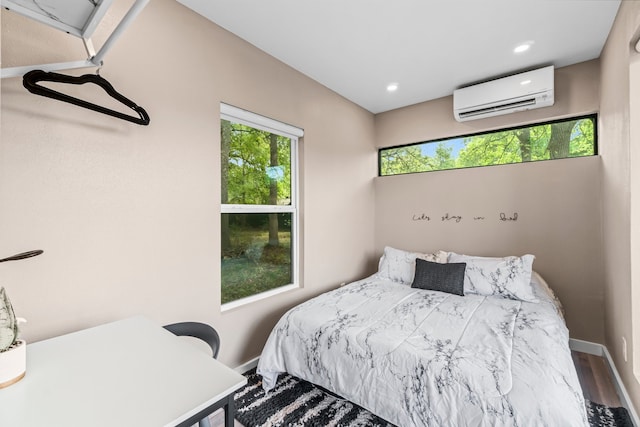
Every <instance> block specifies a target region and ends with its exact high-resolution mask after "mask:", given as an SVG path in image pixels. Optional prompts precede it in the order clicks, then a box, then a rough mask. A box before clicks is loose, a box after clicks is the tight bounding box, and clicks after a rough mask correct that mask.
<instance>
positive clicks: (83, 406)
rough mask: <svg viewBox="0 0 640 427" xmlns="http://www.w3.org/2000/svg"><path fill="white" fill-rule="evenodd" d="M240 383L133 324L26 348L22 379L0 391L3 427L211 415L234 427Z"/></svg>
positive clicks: (213, 363)
mask: <svg viewBox="0 0 640 427" xmlns="http://www.w3.org/2000/svg"><path fill="white" fill-rule="evenodd" d="M246 382H247V380H246V378H245V377H244V376H242V375H240V374H239V373H237V372H235V371H234V370H232V369H230V368H228V367H226V366H225V365H223V364H222V363H220V362H218V361H217V360H215V359H213V358H212V357H211V356H210V355H207V354H206V353H205V352H204V351H202V350H201V349H199V348H197V347H196V346H194V345H192V344H191V343H188V342H185V340H183V339H181V338H179V337H176V336H174V335H173V334H172V333H171V332H169V331H167V330H165V329H163V328H162V327H161V326H159V325H156V324H154V323H153V322H151V321H149V320H147V319H145V318H144V317H132V318H129V319H125V320H121V321H117V322H113V323H108V324H106V325H102V326H98V327H95V328H90V329H85V330H82V331H79V332H75V333H72V334H68V335H63V336H60V337H56V338H52V339H49V340H45V341H41V342H37V343H34V344H29V345H28V346H27V375H26V376H25V377H24V379H22V380H21V381H19V382H17V383H16V384H14V385H12V386H9V387H7V388H4V389H0V426H3V427H43V426H49V427H102V426H104V427H128V426H132V427H133V426H135V427H144V426H149V427H160V426H167V427H168V426H180V427H182V426H189V425H192V424H194V423H197V421H198V420H199V419H201V418H204V417H205V416H207V415H208V414H210V413H212V412H214V411H215V410H217V409H218V408H221V407H224V408H225V411H226V416H225V420H226V425H227V426H229V427H231V426H233V413H234V407H233V395H234V392H235V391H236V390H237V389H239V388H240V387H242V386H243V385H244V384H246Z"/></svg>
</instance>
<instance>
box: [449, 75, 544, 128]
mask: <svg viewBox="0 0 640 427" xmlns="http://www.w3.org/2000/svg"><path fill="white" fill-rule="evenodd" d="M553 102H554V98H553V65H550V66H548V67H544V68H539V69H537V70H533V71H527V72H525V73H520V74H514V75H511V76H508V77H503V78H500V79H496V80H491V81H488V82H485V83H480V84H477V85H473V86H467V87H465V88H462V89H457V90H455V91H454V92H453V115H454V116H455V118H456V120H457V121H459V122H464V121H467V120H477V119H484V118H485V117H492V116H499V115H502V114H509V113H515V112H516V111H524V110H533V109H534V108H541V107H548V106H551V105H553Z"/></svg>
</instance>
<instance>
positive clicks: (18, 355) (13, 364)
mask: <svg viewBox="0 0 640 427" xmlns="http://www.w3.org/2000/svg"><path fill="white" fill-rule="evenodd" d="M26 371H27V343H26V342H25V341H24V340H17V341H16V342H15V344H14V345H13V346H12V347H10V348H9V350H6V351H3V352H2V353H0V388H5V387H9V386H10V385H11V384H15V383H17V382H18V381H20V380H21V379H22V378H23V377H24V375H25V373H26Z"/></svg>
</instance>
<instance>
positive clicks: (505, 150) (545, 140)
mask: <svg viewBox="0 0 640 427" xmlns="http://www.w3.org/2000/svg"><path fill="white" fill-rule="evenodd" d="M596 123H597V117H596V115H595V114H594V115H589V116H582V117H574V118H571V119H563V120H557V121H553V122H547V123H540V124H534V125H528V126H524V127H517V128H508V129H501V130H498V131H492V132H485V133H478V134H473V135H464V136H458V137H454V138H448V139H439V140H434V141H425V142H418V143H415V144H409V145H403V146H397V147H389V148H381V149H380V150H378V168H379V175H380V176H389V175H400V174H405V173H415V172H430V171H441V170H447V169H461V168H470V167H477V166H493V165H504V164H511V163H523V162H534V161H539V160H553V159H564V158H568V157H583V156H593V155H595V154H597V126H596Z"/></svg>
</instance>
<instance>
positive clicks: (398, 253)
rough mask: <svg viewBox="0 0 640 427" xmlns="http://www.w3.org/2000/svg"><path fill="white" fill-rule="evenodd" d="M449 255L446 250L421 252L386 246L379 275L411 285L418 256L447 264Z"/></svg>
mask: <svg viewBox="0 0 640 427" xmlns="http://www.w3.org/2000/svg"><path fill="white" fill-rule="evenodd" d="M448 255H449V254H448V253H447V252H444V251H438V252H436V253H434V254H421V253H418V252H408V251H403V250H401V249H395V248H392V247H390V246H386V247H385V248H384V253H383V254H382V257H380V262H379V263H378V276H380V277H382V278H385V279H389V280H393V281H394V282H398V283H402V284H405V285H411V283H412V282H413V276H415V272H416V258H421V259H423V260H425V261H431V262H437V263H440V264H445V263H446V262H447V258H448Z"/></svg>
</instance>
